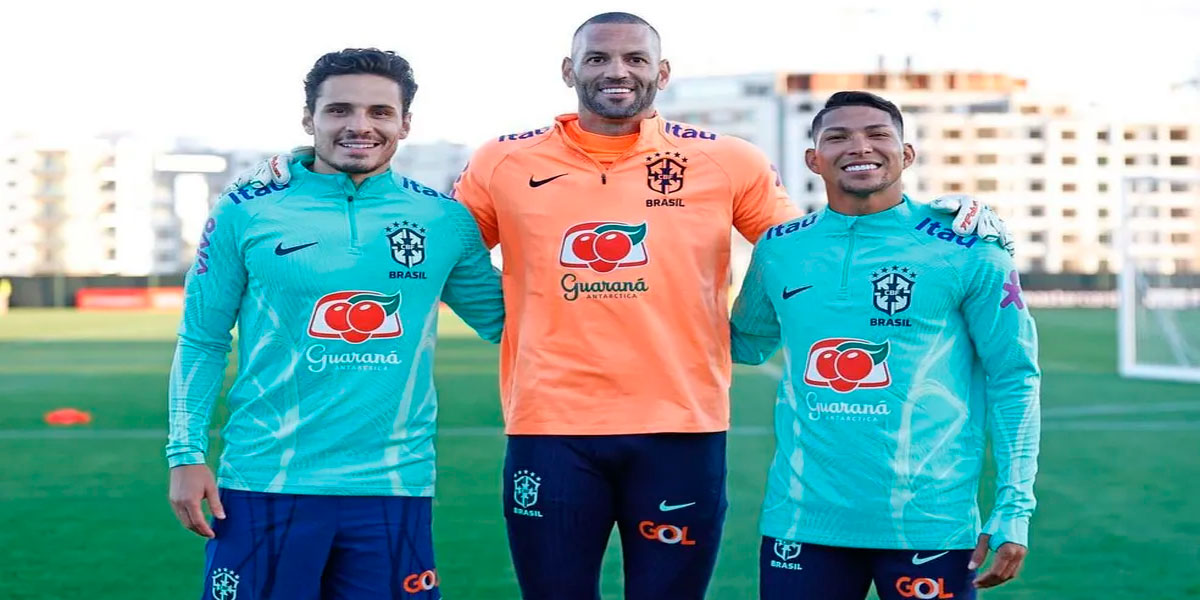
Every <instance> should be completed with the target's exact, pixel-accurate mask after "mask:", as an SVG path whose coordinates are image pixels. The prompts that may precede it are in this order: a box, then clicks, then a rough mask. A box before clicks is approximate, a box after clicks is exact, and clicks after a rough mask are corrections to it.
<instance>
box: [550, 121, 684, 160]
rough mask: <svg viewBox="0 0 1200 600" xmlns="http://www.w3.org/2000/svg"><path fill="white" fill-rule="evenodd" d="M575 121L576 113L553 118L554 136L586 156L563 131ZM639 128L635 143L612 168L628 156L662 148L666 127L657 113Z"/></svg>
mask: <svg viewBox="0 0 1200 600" xmlns="http://www.w3.org/2000/svg"><path fill="white" fill-rule="evenodd" d="M577 120H579V114H578V113H568V114H564V115H558V116H557V117H554V135H555V136H557V137H558V139H559V140H560V141H561V142H562V143H563V144H566V145H567V146H570V147H571V148H573V149H575V150H576V151H578V152H580V153H583V154H584V155H585V156H587V153H586V152H584V151H583V149H582V148H580V147H579V145H578V144H576V143H575V142H574V140H572V139H571V138H570V137H569V136H568V135H567V132H566V130H565V129H564V127H565V126H566V123H567V122H569V121H577ZM639 127H640V128H639V130H638V139H637V141H636V142H634V144H633V145H632V146H630V147H629V149H628V150H626V151H625V153H624V154H622V155H621V157H620V158H618V159H617V160H616V161H614V162H613V165H614V166H616V164H617V163H619V162H622V161H624V160H627V159H628V158H629V157H630V156H633V155H636V154H643V153H645V152H652V151H654V150H657V149H661V148H662V146H663V142H664V139H663V135H662V131H663V128H664V127H666V125H665V122H664V121H663V118H662V117H661V116H659V115H658V113H655V114H654V115H653V116H651V117H648V118H645V119H642V122H641V123H640V124H639ZM589 158H590V157H589Z"/></svg>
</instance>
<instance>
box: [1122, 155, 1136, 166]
mask: <svg viewBox="0 0 1200 600" xmlns="http://www.w3.org/2000/svg"><path fill="white" fill-rule="evenodd" d="M1136 164H1137V158H1136V157H1134V156H1126V157H1125V165H1126V166H1133V165H1136Z"/></svg>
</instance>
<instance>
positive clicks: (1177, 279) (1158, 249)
mask: <svg viewBox="0 0 1200 600" xmlns="http://www.w3.org/2000/svg"><path fill="white" fill-rule="evenodd" d="M1121 188H1122V192H1121V214H1120V220H1119V225H1118V231H1117V234H1118V235H1117V240H1116V241H1117V243H1118V249H1119V256H1120V260H1121V267H1120V268H1121V270H1120V278H1119V282H1120V289H1119V297H1118V302H1117V322H1118V335H1117V340H1118V357H1119V358H1118V360H1119V365H1118V366H1119V371H1120V373H1121V375H1122V376H1124V377H1136V378H1146V379H1164V380H1173V381H1190V382H1200V269H1198V268H1197V265H1200V178H1191V177H1157V176H1155V177H1128V178H1125V179H1124V180H1123V181H1122V186H1121Z"/></svg>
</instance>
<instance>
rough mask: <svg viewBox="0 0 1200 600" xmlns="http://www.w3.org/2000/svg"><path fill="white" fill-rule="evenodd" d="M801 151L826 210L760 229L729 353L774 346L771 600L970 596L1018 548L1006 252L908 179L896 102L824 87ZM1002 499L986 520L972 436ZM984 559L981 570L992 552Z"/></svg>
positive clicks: (1026, 471) (1028, 407) (1033, 452)
mask: <svg viewBox="0 0 1200 600" xmlns="http://www.w3.org/2000/svg"><path fill="white" fill-rule="evenodd" d="M812 132H813V140H814V148H812V149H809V150H808V152H807V154H806V162H807V164H808V167H809V168H810V169H811V170H812V171H813V172H814V173H817V174H819V175H820V176H821V177H822V179H824V181H825V187H826V190H827V194H828V200H829V204H828V206H827V207H826V208H824V209H822V210H820V211H817V212H815V213H813V214H810V215H807V216H804V217H801V218H799V219H796V220H793V221H790V222H788V223H784V224H781V225H777V226H775V227H773V228H771V229H769V230H768V231H767V232H766V233H765V234H764V235H763V237H762V238H761V239H760V240H759V243H758V244H757V246H756V247H755V249H754V256H753V259H752V261H751V266H750V269H749V272H748V273H747V275H746V281H745V285H744V287H743V289H742V292H741V295H740V296H739V297H738V299H737V301H736V303H735V305H734V310H733V316H732V320H731V324H732V332H731V335H732V344H733V355H734V360H735V361H737V362H742V363H749V364H757V363H761V362H763V361H765V360H766V359H767V358H769V357H770V356H771V354H772V353H774V351H775V350H776V348H777V347H779V346H780V343H781V342H782V347H783V358H784V367H783V378H782V381H781V382H780V384H779V392H778V398H777V401H776V405H775V437H776V451H775V457H774V459H773V461H772V463H771V467H770V473H769V477H768V483H767V492H766V497H765V498H764V501H763V508H762V520H761V528H762V534H763V541H762V545H761V548H760V592H761V597H762V598H763V599H764V600H809V599H812V600H818V599H819V600H862V599H863V598H865V596H866V594H867V591H868V588H869V586H870V585H871V583H872V582H874V584H875V588H876V591H877V593H878V594H879V596H880V598H881V599H882V600H892V599H911V598H918V599H922V600H924V599H934V598H937V599H945V598H955V599H957V600H965V599H970V598H973V597H974V595H975V589H976V588H982V587H991V586H994V585H998V584H1000V583H1003V582H1005V581H1007V580H1009V579H1011V578H1012V577H1014V576H1015V575H1016V573H1017V570H1018V569H1019V568H1020V567H1021V564H1022V562H1023V560H1024V557H1025V554H1026V552H1027V548H1028V546H1029V538H1028V531H1029V519H1030V516H1031V514H1032V513H1033V509H1034V504H1035V502H1034V497H1033V481H1034V476H1035V474H1036V472H1037V455H1038V445H1039V433H1040V410H1039V399H1038V394H1039V384H1040V371H1039V368H1038V364H1037V334H1036V331H1035V328H1034V323H1033V318H1032V317H1031V316H1030V314H1029V310H1028V308H1027V307H1026V305H1025V302H1024V299H1023V298H1022V297H1021V287H1020V281H1019V279H1018V276H1017V272H1016V270H1015V268H1014V267H1013V262H1012V259H1011V258H1010V256H1009V254H1008V253H1007V252H1006V251H1005V250H1004V249H1003V248H1002V247H1001V246H999V245H995V244H990V243H986V242H983V241H981V240H980V239H979V238H977V237H975V236H967V237H964V236H960V235H957V234H956V233H955V232H954V230H953V229H952V228H951V222H950V219H949V218H948V217H947V216H945V215H943V214H941V213H939V212H936V211H935V210H933V209H932V208H930V207H929V206H927V205H921V204H917V203H915V202H913V201H912V200H910V199H909V198H908V197H907V196H905V195H903V193H902V191H901V184H900V173H901V171H903V170H904V169H905V168H907V167H908V166H909V165H911V164H912V162H913V159H914V157H915V151H914V150H913V148H912V146H910V145H909V144H906V143H904V140H903V134H904V125H903V120H902V117H901V115H900V111H899V110H898V109H897V108H896V107H895V105H893V104H892V103H890V102H888V101H886V100H884V99H882V98H880V97H878V96H875V95H873V94H868V93H865V92H840V93H837V94H834V95H833V96H832V97H831V98H830V100H829V102H828V104H826V106H825V108H824V109H823V110H822V111H821V112H820V113H818V114H817V116H816V118H815V119H814V121H813V128H812ZM988 433H990V435H991V439H992V446H993V454H994V456H995V460H996V469H997V476H996V479H997V482H996V498H995V507H994V509H993V510H992V513H991V515H990V517H989V518H988V519H987V520H986V523H985V524H984V525H983V526H982V529H981V528H980V515H979V508H978V505H977V499H976V495H977V490H978V487H979V476H980V471H981V469H982V467H983V459H984V449H985V440H986V437H987V434H988ZM989 549H990V550H994V551H996V556H995V557H994V559H993V561H992V564H991V566H990V568H989V569H988V570H987V571H986V572H983V573H981V574H979V575H978V576H976V573H975V569H976V568H977V567H978V566H979V565H981V564H982V562H983V561H984V559H985V558H986V556H987V553H988V550H989Z"/></svg>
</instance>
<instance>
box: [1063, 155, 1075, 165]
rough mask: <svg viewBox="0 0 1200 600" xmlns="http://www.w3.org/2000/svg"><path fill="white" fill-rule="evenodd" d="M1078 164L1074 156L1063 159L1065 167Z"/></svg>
mask: <svg viewBox="0 0 1200 600" xmlns="http://www.w3.org/2000/svg"><path fill="white" fill-rule="evenodd" d="M1076 162H1077V161H1076V159H1075V157H1074V156H1064V157H1062V164H1064V165H1073V164H1075V163H1076Z"/></svg>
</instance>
